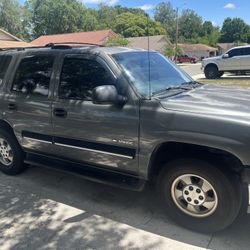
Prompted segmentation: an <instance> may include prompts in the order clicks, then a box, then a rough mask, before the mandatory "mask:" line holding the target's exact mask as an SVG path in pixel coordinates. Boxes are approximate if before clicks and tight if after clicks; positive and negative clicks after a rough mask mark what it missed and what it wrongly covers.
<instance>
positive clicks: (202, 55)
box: [184, 50, 216, 59]
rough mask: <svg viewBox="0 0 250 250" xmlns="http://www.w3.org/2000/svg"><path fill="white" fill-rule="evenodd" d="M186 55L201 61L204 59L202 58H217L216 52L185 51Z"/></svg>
mask: <svg viewBox="0 0 250 250" xmlns="http://www.w3.org/2000/svg"><path fill="white" fill-rule="evenodd" d="M184 54H185V55H188V56H195V57H197V58H199V59H202V58H207V57H211V56H215V55H216V52H214V51H185V50H184Z"/></svg>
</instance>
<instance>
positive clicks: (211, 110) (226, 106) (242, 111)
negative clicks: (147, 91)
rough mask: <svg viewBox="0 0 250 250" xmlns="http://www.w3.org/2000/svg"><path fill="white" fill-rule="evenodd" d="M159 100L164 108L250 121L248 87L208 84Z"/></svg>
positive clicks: (249, 91)
mask: <svg viewBox="0 0 250 250" xmlns="http://www.w3.org/2000/svg"><path fill="white" fill-rule="evenodd" d="M160 102H161V105H162V106H163V108H165V109H171V110H175V111H180V112H192V113H199V114H206V115H216V116H220V117H221V118H223V117H229V118H231V119H235V118H237V119H238V120H243V121H248V122H250V88H240V87H231V86H223V85H210V84H209V85H203V86H200V87H197V88H195V89H193V90H190V91H187V92H183V93H181V94H178V95H175V96H172V97H166V98H163V99H160Z"/></svg>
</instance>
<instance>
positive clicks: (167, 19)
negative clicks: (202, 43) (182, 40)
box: [154, 2, 177, 42]
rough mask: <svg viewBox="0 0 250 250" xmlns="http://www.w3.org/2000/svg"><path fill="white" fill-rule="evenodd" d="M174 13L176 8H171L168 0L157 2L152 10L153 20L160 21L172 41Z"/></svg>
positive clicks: (174, 27)
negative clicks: (166, 0)
mask: <svg viewBox="0 0 250 250" xmlns="http://www.w3.org/2000/svg"><path fill="white" fill-rule="evenodd" d="M176 15H177V13H176V10H174V9H173V6H172V4H171V3H170V2H162V3H159V4H158V5H157V6H156V8H155V11H154V18H155V20H156V21H157V22H159V23H161V25H162V27H163V28H164V29H165V30H166V33H167V34H168V36H169V37H170V38H171V41H172V42H174V40H175V32H176Z"/></svg>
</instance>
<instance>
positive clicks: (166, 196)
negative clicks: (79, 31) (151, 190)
mask: <svg viewBox="0 0 250 250" xmlns="http://www.w3.org/2000/svg"><path fill="white" fill-rule="evenodd" d="M190 176H192V177H191V178H190ZM183 178H184V180H185V181H186V182H187V183H189V181H190V183H191V184H189V185H187V184H185V182H183ZM202 183H203V185H202ZM209 185H210V186H209ZM191 187H192V189H190V188H191ZM205 188H207V190H205ZM190 190H191V191H190ZM203 190H204V192H203ZM179 191H180V192H179ZM187 191H188V192H190V193H189V194H188V192H187ZM198 191H199V193H198ZM157 192H158V195H159V196H160V199H161V201H162V203H163V205H164V207H165V211H167V213H168V214H169V215H170V217H172V218H173V219H174V220H175V221H176V222H177V223H178V224H180V225H182V226H184V227H186V228H189V229H192V230H194V231H198V232H202V233H211V232H217V231H220V230H223V229H225V228H226V227H228V226H229V225H230V224H232V223H233V221H234V220H235V219H236V217H237V215H238V214H239V211H240V208H241V203H242V193H243V191H242V186H241V182H240V180H239V179H238V177H237V176H236V175H233V174H231V173H229V172H228V171H221V169H219V168H217V167H215V166H214V165H211V164H210V163H207V162H204V161H201V160H196V159H182V160H176V161H173V162H171V163H168V164H167V165H166V166H165V167H164V168H163V169H162V171H161V173H160V175H159V177H158V180H157ZM180 193H181V195H180ZM179 195H180V196H179ZM177 197H179V198H177ZM190 197H191V198H190ZM188 199H189V200H188ZM190 199H191V201H190ZM192 199H193V200H192ZM199 199H200V200H199ZM195 202H199V205H191V203H192V204H194V203H195ZM195 204H197V203H195ZM192 207H193V208H192ZM191 208H192V209H191Z"/></svg>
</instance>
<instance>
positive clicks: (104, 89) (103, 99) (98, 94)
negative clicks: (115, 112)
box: [92, 85, 127, 105]
mask: <svg viewBox="0 0 250 250" xmlns="http://www.w3.org/2000/svg"><path fill="white" fill-rule="evenodd" d="M92 100H93V103H94V104H118V105H124V104H125V103H126V101H127V98H126V97H125V96H121V95H119V94H118V92H117V89H116V87H115V86H114V85H103V86H98V87H96V88H94V89H93V92H92Z"/></svg>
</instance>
